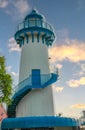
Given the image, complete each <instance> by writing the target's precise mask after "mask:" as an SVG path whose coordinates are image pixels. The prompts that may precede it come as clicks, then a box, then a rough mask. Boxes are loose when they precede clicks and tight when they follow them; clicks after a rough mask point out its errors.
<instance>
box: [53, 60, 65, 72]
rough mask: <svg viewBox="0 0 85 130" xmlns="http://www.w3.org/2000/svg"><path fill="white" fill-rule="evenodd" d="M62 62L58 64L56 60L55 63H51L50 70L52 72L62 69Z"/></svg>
mask: <svg viewBox="0 0 85 130" xmlns="http://www.w3.org/2000/svg"><path fill="white" fill-rule="evenodd" d="M62 67H63V66H62V64H59V63H58V64H56V62H55V63H52V64H50V71H51V72H57V71H60V70H61V69H62Z"/></svg>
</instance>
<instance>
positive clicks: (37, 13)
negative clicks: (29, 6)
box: [25, 9, 45, 20]
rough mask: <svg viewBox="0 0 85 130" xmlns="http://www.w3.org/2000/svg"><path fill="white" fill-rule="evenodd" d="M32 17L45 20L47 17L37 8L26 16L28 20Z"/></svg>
mask: <svg viewBox="0 0 85 130" xmlns="http://www.w3.org/2000/svg"><path fill="white" fill-rule="evenodd" d="M30 18H37V19H41V20H43V19H44V20H45V17H44V16H43V15H42V14H40V13H39V12H38V11H37V10H36V9H33V10H32V11H31V13H30V14H28V15H27V16H26V17H25V20H27V19H30Z"/></svg>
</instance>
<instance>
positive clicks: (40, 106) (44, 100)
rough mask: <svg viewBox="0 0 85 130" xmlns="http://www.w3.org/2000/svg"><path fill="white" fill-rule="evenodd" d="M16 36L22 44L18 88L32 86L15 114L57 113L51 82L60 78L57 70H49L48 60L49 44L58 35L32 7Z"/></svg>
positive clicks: (18, 115)
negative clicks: (52, 71)
mask: <svg viewBox="0 0 85 130" xmlns="http://www.w3.org/2000/svg"><path fill="white" fill-rule="evenodd" d="M15 39H16V41H17V43H18V44H19V45H20V47H21V61H20V73H19V85H18V90H20V89H22V88H24V87H25V86H26V85H27V86H30V88H31V89H32V91H31V92H30V93H28V94H26V96H25V97H23V99H22V100H21V101H20V103H19V104H18V105H17V108H16V109H17V110H16V116H17V117H20V116H38V115H40V116H41V115H42V116H44V115H54V114H55V112H54V105H53V94H52V87H51V86H50V85H51V84H52V83H53V82H54V81H56V80H57V74H51V73H50V70H49V61H48V47H49V46H51V45H52V43H53V41H54V39H55V35H54V31H53V28H52V26H51V25H50V24H48V23H47V22H46V20H45V17H43V15H41V14H39V13H38V12H37V11H36V10H32V12H31V13H30V14H29V15H27V16H26V18H25V19H24V22H23V23H21V24H19V28H18V31H17V32H16V34H15ZM49 81H50V83H49ZM25 106H26V107H25Z"/></svg>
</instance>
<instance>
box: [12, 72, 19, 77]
mask: <svg viewBox="0 0 85 130" xmlns="http://www.w3.org/2000/svg"><path fill="white" fill-rule="evenodd" d="M11 74H12V76H14V77H18V76H19V74H18V73H15V72H13V71H12V72H11Z"/></svg>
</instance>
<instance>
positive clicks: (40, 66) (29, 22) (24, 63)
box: [1, 10, 79, 130]
mask: <svg viewBox="0 0 85 130" xmlns="http://www.w3.org/2000/svg"><path fill="white" fill-rule="evenodd" d="M15 40H16V42H17V44H18V45H19V46H20V48H21V59H20V70H19V83H18V85H17V88H16V92H15V94H14V95H13V97H12V102H11V104H10V105H9V106H8V110H7V113H8V118H7V119H4V120H3V121H2V125H1V128H2V130H8V129H22V130H27V129H29V130H35V129H38V130H43V129H44V130H49V129H52V130H54V129H55V130H73V129H74V128H75V130H78V128H79V127H78V126H79V123H78V121H76V120H75V119H73V118H67V117H59V116H56V113H55V109H54V100H53V90H52V84H53V83H55V82H56V81H57V80H58V72H54V73H51V72H50V68H49V56H48V48H49V47H51V46H52V45H53V42H54V40H55V33H54V29H53V27H52V25H50V24H49V23H48V22H47V21H46V19H45V17H44V16H43V15H42V14H40V13H39V12H38V11H37V10H32V11H31V12H30V13H29V14H28V15H27V16H26V17H25V19H24V20H23V22H22V23H20V24H19V25H18V27H17V31H16V33H15Z"/></svg>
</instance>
